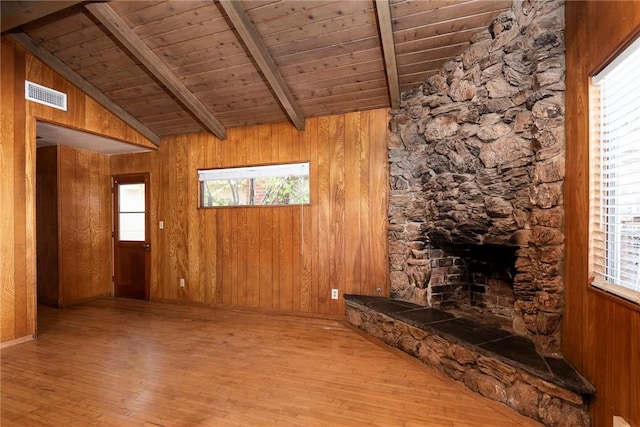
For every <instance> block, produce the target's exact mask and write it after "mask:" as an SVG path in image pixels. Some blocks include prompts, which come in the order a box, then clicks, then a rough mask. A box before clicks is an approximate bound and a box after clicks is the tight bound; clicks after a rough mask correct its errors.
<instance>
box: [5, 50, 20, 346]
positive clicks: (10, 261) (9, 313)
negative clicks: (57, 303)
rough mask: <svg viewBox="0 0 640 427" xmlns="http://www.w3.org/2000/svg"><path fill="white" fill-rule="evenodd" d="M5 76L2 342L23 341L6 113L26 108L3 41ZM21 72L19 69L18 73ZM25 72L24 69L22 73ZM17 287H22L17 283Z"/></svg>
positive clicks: (8, 117)
mask: <svg viewBox="0 0 640 427" xmlns="http://www.w3.org/2000/svg"><path fill="white" fill-rule="evenodd" d="M1 59H2V73H1V74H0V81H1V85H0V90H1V91H2V111H3V114H0V124H1V125H2V132H0V196H1V200H2V204H3V209H0V231H1V232H2V239H0V267H2V275H1V276H0V281H1V284H2V288H1V289H0V295H1V298H2V307H1V308H0V315H1V319H0V320H1V322H0V339H1V340H2V341H3V342H4V341H9V340H12V339H16V338H20V337H19V336H17V335H16V333H15V307H16V304H15V297H14V295H15V294H14V290H15V285H16V280H15V267H14V266H15V263H14V256H15V251H14V244H15V228H14V223H15V218H16V215H18V212H16V209H14V208H9V207H13V206H15V205H16V204H15V201H14V191H13V187H14V183H15V169H17V165H16V164H15V161H14V153H15V150H16V146H15V145H16V144H14V139H15V136H14V132H15V126H14V119H15V114H6V112H7V111H17V110H20V108H22V110H23V111H24V105H23V104H22V105H21V102H20V101H19V100H20V97H18V99H16V96H15V81H16V77H15V74H16V67H15V59H16V58H15V50H14V46H13V43H11V42H8V41H7V40H5V39H4V38H3V39H2V57H1ZM18 72H19V70H18ZM22 73H24V70H23V71H22ZM18 285H22V284H21V283H18Z"/></svg>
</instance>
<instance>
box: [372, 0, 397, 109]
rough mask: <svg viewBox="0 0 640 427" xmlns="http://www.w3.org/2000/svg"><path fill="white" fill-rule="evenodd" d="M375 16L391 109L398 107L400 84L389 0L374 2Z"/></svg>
mask: <svg viewBox="0 0 640 427" xmlns="http://www.w3.org/2000/svg"><path fill="white" fill-rule="evenodd" d="M376 14H377V15H378V29H379V30H380V40H381V42H382V53H383V55H384V66H385V70H386V72H387V85H388V86H389V100H390V101H391V108H393V109H396V108H398V107H400V83H399V80H398V65H397V62H396V46H395V41H394V38H393V20H392V18H391V6H390V5H389V0H376Z"/></svg>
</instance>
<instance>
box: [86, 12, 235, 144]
mask: <svg viewBox="0 0 640 427" xmlns="http://www.w3.org/2000/svg"><path fill="white" fill-rule="evenodd" d="M86 8H87V10H88V11H89V12H90V13H91V14H92V15H93V16H94V17H95V18H96V19H97V20H98V21H99V22H100V23H101V24H102V25H104V26H105V27H106V28H107V30H108V31H109V32H110V33H111V34H112V35H113V36H114V37H115V38H116V39H117V40H118V41H119V42H120V43H122V44H123V45H124V47H125V48H126V49H127V50H129V52H131V54H132V55H133V56H135V57H136V59H138V61H140V62H141V63H142V65H143V66H144V67H145V68H146V69H147V70H148V71H149V72H150V73H151V74H153V76H154V77H155V78H157V79H158V80H159V81H160V82H161V83H162V84H163V85H164V86H165V88H167V89H168V90H169V91H170V92H171V93H172V94H173V95H174V96H175V97H176V98H177V99H178V101H180V103H181V104H182V105H183V107H184V108H186V109H187V111H189V112H190V113H191V114H192V115H193V116H194V117H195V119H196V120H197V121H198V122H200V124H201V125H202V126H203V127H204V128H205V129H206V130H207V131H209V132H211V133H212V134H214V135H215V136H217V137H218V138H219V139H225V138H226V130H225V128H224V126H223V125H222V123H220V121H219V120H218V119H216V118H215V117H214V116H213V114H211V112H210V111H209V110H208V109H207V107H205V106H204V104H202V102H200V100H199V99H198V98H197V97H196V96H195V95H194V94H193V92H191V91H190V90H189V89H188V88H187V87H186V86H185V85H184V83H182V82H181V81H180V79H178V77H176V75H175V74H174V73H173V72H172V71H171V70H169V67H167V65H166V64H165V63H164V62H162V60H161V59H160V58H158V56H157V55H156V54H155V53H154V52H153V51H152V50H151V49H150V48H149V46H147V45H146V44H145V43H144V41H142V39H140V37H138V35H137V34H136V33H135V32H134V31H133V30H132V29H131V28H130V27H129V25H127V23H126V22H124V21H123V20H122V18H120V16H119V15H118V14H117V13H116V12H115V11H114V10H113V9H112V8H111V6H109V5H108V4H107V3H91V4H87V5H86Z"/></svg>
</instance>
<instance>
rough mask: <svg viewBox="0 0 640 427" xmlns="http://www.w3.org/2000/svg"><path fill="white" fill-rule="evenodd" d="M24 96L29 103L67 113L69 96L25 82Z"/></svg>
mask: <svg viewBox="0 0 640 427" xmlns="http://www.w3.org/2000/svg"><path fill="white" fill-rule="evenodd" d="M24 95H25V98H26V99H28V100H29V101H33V102H37V103H39V104H44V105H48V106H49V107H53V108H57V109H58V110H63V111H67V94H66V93H62V92H58V91H57V90H53V89H50V88H48V87H44V86H40V85H39V84H36V83H33V82H30V81H28V80H25V82H24Z"/></svg>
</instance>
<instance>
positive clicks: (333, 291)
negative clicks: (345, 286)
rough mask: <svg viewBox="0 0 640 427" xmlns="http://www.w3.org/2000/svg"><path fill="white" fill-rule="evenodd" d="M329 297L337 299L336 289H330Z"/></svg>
mask: <svg viewBox="0 0 640 427" xmlns="http://www.w3.org/2000/svg"><path fill="white" fill-rule="evenodd" d="M331 299H338V290H337V289H331Z"/></svg>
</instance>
